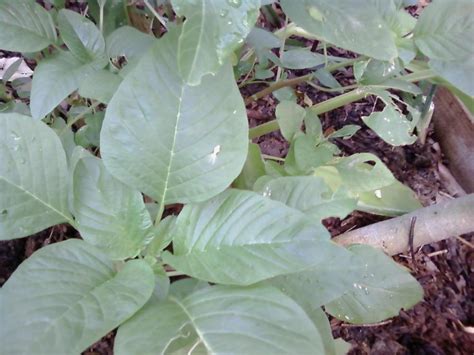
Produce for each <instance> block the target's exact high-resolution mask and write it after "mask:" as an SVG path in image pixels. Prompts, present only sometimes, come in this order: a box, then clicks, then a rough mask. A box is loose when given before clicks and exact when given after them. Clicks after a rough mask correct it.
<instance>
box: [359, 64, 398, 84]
mask: <svg viewBox="0 0 474 355" xmlns="http://www.w3.org/2000/svg"><path fill="white" fill-rule="evenodd" d="M401 70H402V67H401V65H400V62H399V60H398V59H393V60H390V61H381V60H375V59H369V61H368V62H367V65H366V66H365V67H364V73H363V74H362V77H361V78H360V80H359V81H360V82H361V83H362V84H366V85H369V84H381V83H383V82H384V81H386V80H388V79H391V78H394V77H395V76H397V75H398V74H399V73H400V71H401Z"/></svg>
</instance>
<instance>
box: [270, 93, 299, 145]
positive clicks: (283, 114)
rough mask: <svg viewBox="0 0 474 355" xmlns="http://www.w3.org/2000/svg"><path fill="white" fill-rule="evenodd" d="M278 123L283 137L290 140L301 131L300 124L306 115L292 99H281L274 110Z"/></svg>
mask: <svg viewBox="0 0 474 355" xmlns="http://www.w3.org/2000/svg"><path fill="white" fill-rule="evenodd" d="M275 115H276V119H277V122H278V125H279V126H280V131H281V134H282V135H283V137H284V138H285V139H286V140H287V141H288V142H291V141H292V140H293V138H295V136H296V135H297V134H298V133H300V132H301V125H302V124H303V119H304V117H305V116H306V111H305V109H304V108H303V107H301V106H300V105H298V104H297V103H296V102H293V101H281V102H280V103H279V104H278V105H277V107H276V111H275Z"/></svg>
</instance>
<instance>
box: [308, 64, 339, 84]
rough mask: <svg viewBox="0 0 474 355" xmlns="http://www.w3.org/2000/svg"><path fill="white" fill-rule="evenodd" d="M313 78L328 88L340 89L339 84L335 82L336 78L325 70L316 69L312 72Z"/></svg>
mask: <svg viewBox="0 0 474 355" xmlns="http://www.w3.org/2000/svg"><path fill="white" fill-rule="evenodd" d="M314 77H315V78H316V79H318V81H319V82H320V83H321V84H322V85H324V86H327V87H328V88H331V89H337V88H340V87H341V84H339V82H338V81H337V80H336V78H335V77H334V76H333V75H332V74H331V72H330V71H329V70H327V69H326V68H321V69H318V70H316V71H315V72H314Z"/></svg>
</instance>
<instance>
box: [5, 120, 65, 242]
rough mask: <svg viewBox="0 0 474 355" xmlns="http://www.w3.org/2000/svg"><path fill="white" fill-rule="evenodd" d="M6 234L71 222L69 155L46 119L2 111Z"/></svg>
mask: <svg viewBox="0 0 474 355" xmlns="http://www.w3.org/2000/svg"><path fill="white" fill-rule="evenodd" d="M0 126H1V127H2V129H1V130H0V142H1V143H0V239H1V240H6V239H15V238H21V237H25V236H28V235H31V234H34V233H37V232H39V231H41V230H43V229H45V228H48V227H50V226H53V225H55V224H59V223H64V222H70V223H73V220H72V217H71V215H70V214H69V211H68V208H67V184H68V177H67V162H66V154H65V153H64V149H63V147H62V146H61V141H60V140H59V138H58V137H57V135H56V133H54V131H53V130H52V129H50V128H49V127H48V126H46V125H45V124H44V123H43V122H38V121H35V120H33V119H32V118H31V117H27V116H23V115H20V114H17V113H9V114H1V115H0Z"/></svg>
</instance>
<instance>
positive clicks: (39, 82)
mask: <svg viewBox="0 0 474 355" xmlns="http://www.w3.org/2000/svg"><path fill="white" fill-rule="evenodd" d="M90 70H91V68H90V67H89V65H88V64H82V63H81V62H79V61H78V60H77V59H76V58H75V57H74V56H73V55H72V54H70V53H69V52H60V53H57V54H55V55H53V56H52V57H50V58H48V59H45V60H42V61H41V62H40V63H39V64H38V66H37V67H36V69H35V72H34V76H33V84H32V88H31V114H32V116H33V118H34V119H37V120H40V119H43V118H44V117H45V116H46V115H47V114H49V113H50V112H51V111H52V110H54V108H55V107H56V106H57V105H59V104H60V103H61V102H62V101H63V100H64V99H65V98H66V97H68V96H69V95H70V94H71V93H72V92H74V90H77V89H78V88H79V83H80V79H81V78H83V77H84V76H85V75H88V73H89V71H90Z"/></svg>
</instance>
